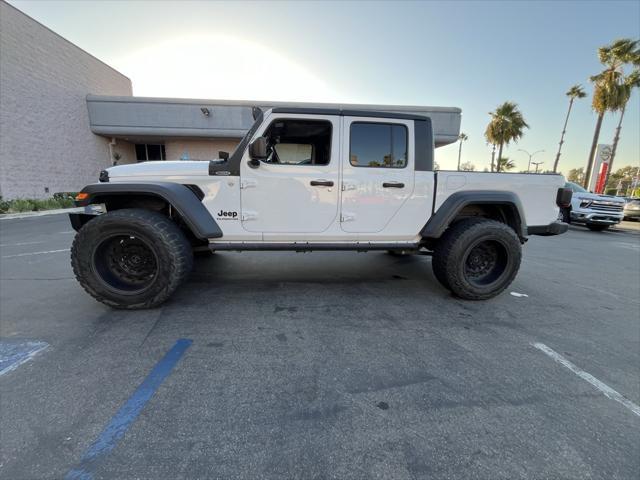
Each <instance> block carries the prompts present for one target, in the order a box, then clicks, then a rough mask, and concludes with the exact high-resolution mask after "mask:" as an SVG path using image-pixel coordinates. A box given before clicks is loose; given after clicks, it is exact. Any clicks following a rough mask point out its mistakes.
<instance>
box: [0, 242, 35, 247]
mask: <svg viewBox="0 0 640 480" xmlns="http://www.w3.org/2000/svg"><path fill="white" fill-rule="evenodd" d="M41 243H44V242H20V243H0V247H22V246H23V245H39V244H41Z"/></svg>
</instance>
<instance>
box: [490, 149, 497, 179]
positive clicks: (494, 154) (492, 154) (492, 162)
mask: <svg viewBox="0 0 640 480" xmlns="http://www.w3.org/2000/svg"><path fill="white" fill-rule="evenodd" d="M495 161H496V146H495V144H494V145H493V148H491V173H493V168H494V167H493V166H494V164H495Z"/></svg>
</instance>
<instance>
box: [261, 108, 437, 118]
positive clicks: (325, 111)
mask: <svg viewBox="0 0 640 480" xmlns="http://www.w3.org/2000/svg"><path fill="white" fill-rule="evenodd" d="M271 111H272V112H273V113H294V114H299V115H338V116H341V117H344V116H348V117H375V118H399V119H401V120H427V119H428V118H429V117H425V116H424V115H413V114H410V113H396V112H383V111H380V110H342V109H338V108H303V107H276V108H274V109H272V110H271Z"/></svg>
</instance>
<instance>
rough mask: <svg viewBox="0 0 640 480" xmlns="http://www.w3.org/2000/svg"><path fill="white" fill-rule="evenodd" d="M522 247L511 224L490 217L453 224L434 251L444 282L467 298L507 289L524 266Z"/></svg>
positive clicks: (435, 269)
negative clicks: (521, 264) (521, 262)
mask: <svg viewBox="0 0 640 480" xmlns="http://www.w3.org/2000/svg"><path fill="white" fill-rule="evenodd" d="M521 258H522V247H521V244H520V239H519V238H518V235H516V232H514V231H513V229H512V228H511V227H509V226H508V225H505V224H504V223H501V222H497V221H495V220H489V219H486V218H472V219H465V220H461V221H459V222H457V223H455V224H454V225H453V226H451V227H450V228H449V229H448V230H447V231H446V232H445V233H444V235H443V236H442V238H440V240H439V241H438V243H437V244H436V247H435V249H434V252H433V260H432V266H433V272H434V275H435V276H436V278H437V279H438V280H439V281H440V283H441V284H442V285H443V286H444V287H445V288H447V289H449V290H451V291H452V292H453V293H454V294H455V295H456V296H458V297H460V298H463V299H466V300H486V299H489V298H492V297H495V296H496V295H498V294H499V293H501V292H502V291H503V290H504V289H506V288H507V287H508V286H509V285H510V284H511V282H512V281H513V279H514V278H515V276H516V274H517V273H518V269H519V268H520V260H521Z"/></svg>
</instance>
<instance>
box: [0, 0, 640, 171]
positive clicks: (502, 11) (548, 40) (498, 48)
mask: <svg viewBox="0 0 640 480" xmlns="http://www.w3.org/2000/svg"><path fill="white" fill-rule="evenodd" d="M9 3H11V4H12V5H14V6H15V7H17V8H18V9H20V10H22V11H23V12H24V13H26V14H27V15H30V16H31V17H33V18H34V19H36V20H38V21H39V22H41V23H43V24H44V25H46V26H47V27H49V28H51V29H52V30H54V31H55V32H57V33H58V34H60V35H62V36H63V37H65V38H66V39H68V40H70V41H71V42H73V43H75V44H76V45H78V46H79V47H81V48H83V49H84V50H86V51H87V52H89V53H91V54H92V55H94V56H96V57H97V58H99V59H100V60H102V61H104V62H106V63H107V64H109V65H111V66H113V67H114V68H116V69H117V70H119V71H120V72H122V73H123V74H125V75H127V76H128V77H129V78H130V79H131V81H132V83H133V93H134V95H140V96H155V97H182V98H210V99H238V100H267V101H268V100H273V101H275V100H281V101H312V102H325V101H326V102H341V103H365V104H394V105H430V106H454V107H459V108H461V109H462V115H463V116H462V131H464V132H465V133H466V134H467V135H468V136H469V140H468V141H466V142H465V143H464V145H463V151H462V162H471V163H473V164H474V165H475V166H476V168H477V169H478V170H482V169H484V168H485V167H488V166H489V163H490V160H491V151H490V148H489V147H488V146H487V144H486V141H485V138H484V130H485V127H486V124H487V123H488V121H489V112H490V111H492V110H493V109H495V107H496V106H497V105H499V104H500V103H502V102H504V101H507V100H509V101H514V102H516V103H517V104H518V105H519V108H520V109H521V111H522V113H523V115H524V117H525V119H526V121H527V123H528V124H529V125H530V129H528V130H526V131H525V135H524V137H523V138H522V139H521V140H520V141H519V142H518V143H514V144H511V145H510V146H509V147H508V148H506V150H505V153H504V154H503V155H504V156H507V157H509V158H510V159H512V160H514V161H515V162H516V170H524V169H526V167H527V162H528V156H527V155H526V154H525V153H523V152H521V151H518V150H519V149H524V150H527V151H529V152H534V151H538V150H544V152H542V153H539V154H537V155H536V156H535V158H534V161H542V162H544V163H543V164H542V165H541V168H543V169H547V168H551V167H552V165H553V160H554V158H555V154H556V152H557V149H558V141H559V139H560V133H561V131H562V125H563V122H564V118H565V115H566V111H567V107H568V100H567V97H566V96H565V92H566V91H567V90H568V89H569V87H570V86H572V85H574V84H576V83H580V84H582V85H583V86H584V87H585V89H586V90H587V92H588V93H589V96H588V97H587V98H585V99H582V100H578V101H577V102H576V104H575V105H574V108H573V111H572V114H571V118H570V119H569V125H568V127H567V134H566V137H565V144H564V146H563V151H562V157H561V160H560V167H559V169H560V170H561V171H563V172H564V173H565V174H566V173H567V172H568V170H569V169H571V168H577V167H581V166H585V165H586V162H587V157H588V154H589V149H590V146H591V141H592V137H593V131H594V127H595V122H596V115H595V114H594V113H593V112H592V110H591V106H590V104H591V93H592V85H591V84H590V83H589V80H588V79H589V77H590V76H591V75H593V74H596V73H598V72H599V71H600V70H602V67H601V65H600V63H599V62H598V57H597V49H598V47H600V46H602V45H606V44H608V43H611V42H612V41H613V40H615V39H618V38H623V37H625V38H626V37H630V38H633V39H638V38H640V0H631V1H579V0H574V1H536V2H526V1H516V0H512V1H495V2H494V1H480V0H478V1H447V2H440V1H422V2H419V1H416V2H384V1H380V2H372V3H369V2H353V3H351V2H333V1H325V2H293V1H291V2H267V1H261V2H213V1H180V2H173V1H152V0H148V1H127V2H125V1H107V0H104V1H91V0H85V1H55V0H48V1H31V0H29V1H24V0H9ZM617 122H618V116H617V114H615V115H612V114H608V115H607V116H606V117H605V121H604V123H603V127H602V133H601V136H600V142H599V143H611V142H612V140H613V136H614V133H615V127H616V125H617ZM457 159H458V145H457V144H454V145H449V146H446V147H442V148H439V149H437V151H436V161H437V162H438V163H439V164H440V166H441V168H443V169H455V168H456V164H457ZM625 165H636V166H640V92H638V91H636V92H635V93H634V95H633V97H632V98H631V100H630V102H629V106H628V108H627V111H626V113H625V118H624V123H623V128H622V132H621V139H620V143H619V146H618V153H617V154H616V161H615V166H614V170H615V169H617V168H619V167H622V166H625Z"/></svg>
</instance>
